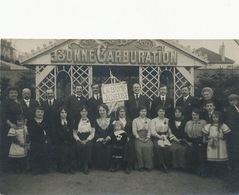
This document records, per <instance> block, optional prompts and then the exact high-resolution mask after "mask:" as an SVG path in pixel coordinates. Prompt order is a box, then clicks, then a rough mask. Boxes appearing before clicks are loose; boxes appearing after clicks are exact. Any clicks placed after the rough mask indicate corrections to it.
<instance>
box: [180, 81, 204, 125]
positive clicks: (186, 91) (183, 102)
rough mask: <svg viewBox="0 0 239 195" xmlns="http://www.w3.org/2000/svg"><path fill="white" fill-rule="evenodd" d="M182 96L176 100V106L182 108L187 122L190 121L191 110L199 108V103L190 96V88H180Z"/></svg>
mask: <svg viewBox="0 0 239 195" xmlns="http://www.w3.org/2000/svg"><path fill="white" fill-rule="evenodd" d="M181 90H182V96H181V97H180V98H179V99H178V100H177V102H176V106H180V107H182V108H183V114H184V117H185V119H186V120H187V121H189V120H191V118H192V109H193V108H198V109H199V108H200V102H199V100H198V99H197V98H195V97H193V96H192V95H190V88H189V86H186V85H184V86H182V87H181Z"/></svg>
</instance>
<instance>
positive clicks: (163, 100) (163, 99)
mask: <svg viewBox="0 0 239 195" xmlns="http://www.w3.org/2000/svg"><path fill="white" fill-rule="evenodd" d="M162 102H163V104H164V103H165V98H164V96H163V97H162Z"/></svg>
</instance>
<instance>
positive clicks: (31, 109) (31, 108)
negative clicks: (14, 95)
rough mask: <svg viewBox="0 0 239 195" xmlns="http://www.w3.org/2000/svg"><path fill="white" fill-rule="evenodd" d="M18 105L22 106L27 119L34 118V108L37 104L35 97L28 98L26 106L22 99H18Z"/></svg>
mask: <svg viewBox="0 0 239 195" xmlns="http://www.w3.org/2000/svg"><path fill="white" fill-rule="evenodd" d="M20 105H21V107H22V112H23V114H24V116H25V117H26V119H27V120H29V119H32V118H34V116H35V108H36V107H38V106H39V103H38V101H36V100H35V99H32V98H31V99H30V103H29V107H28V106H27V104H26V102H25V101H24V99H20Z"/></svg>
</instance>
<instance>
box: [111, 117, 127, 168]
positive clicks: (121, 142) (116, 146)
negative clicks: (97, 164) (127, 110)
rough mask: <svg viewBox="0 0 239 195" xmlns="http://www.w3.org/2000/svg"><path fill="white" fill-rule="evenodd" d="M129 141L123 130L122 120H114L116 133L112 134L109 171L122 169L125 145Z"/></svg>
mask: <svg viewBox="0 0 239 195" xmlns="http://www.w3.org/2000/svg"><path fill="white" fill-rule="evenodd" d="M126 142H127V134H126V132H125V131H124V130H123V123H122V122H121V121H114V133H113V134H112V136H111V145H112V150H111V166H110V169H109V171H111V172H116V171H118V170H119V169H120V165H121V162H122V159H123V156H124V151H125V145H126Z"/></svg>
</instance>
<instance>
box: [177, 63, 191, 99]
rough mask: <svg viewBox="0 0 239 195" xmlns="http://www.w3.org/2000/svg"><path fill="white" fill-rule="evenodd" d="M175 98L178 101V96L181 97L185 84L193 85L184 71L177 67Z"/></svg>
mask: <svg viewBox="0 0 239 195" xmlns="http://www.w3.org/2000/svg"><path fill="white" fill-rule="evenodd" d="M174 75H175V76H174V77H175V78H174V82H175V83H174V85H175V87H174V99H175V101H177V99H178V98H180V97H181V95H182V92H181V87H182V86H183V85H189V86H190V85H192V84H191V83H190V82H189V81H188V80H187V78H185V77H184V76H183V75H182V73H181V72H180V71H179V70H178V69H177V68H175V73H174Z"/></svg>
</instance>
